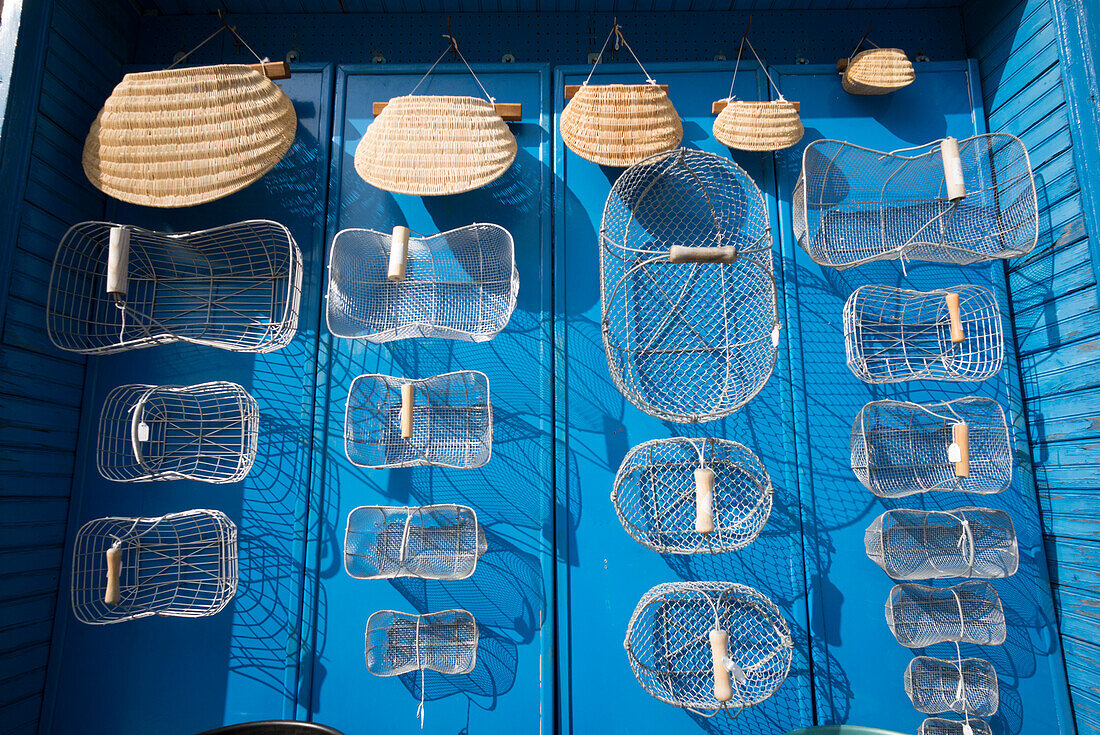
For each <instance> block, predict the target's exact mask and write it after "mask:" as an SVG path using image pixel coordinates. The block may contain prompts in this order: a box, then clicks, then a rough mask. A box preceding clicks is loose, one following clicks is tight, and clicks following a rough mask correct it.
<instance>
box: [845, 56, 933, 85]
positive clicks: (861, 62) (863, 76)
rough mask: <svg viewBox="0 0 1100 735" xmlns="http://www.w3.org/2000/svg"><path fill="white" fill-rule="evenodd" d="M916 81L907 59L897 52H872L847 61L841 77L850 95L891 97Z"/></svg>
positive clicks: (914, 73)
mask: <svg viewBox="0 0 1100 735" xmlns="http://www.w3.org/2000/svg"><path fill="white" fill-rule="evenodd" d="M916 78H917V75H916V72H914V71H913V64H912V62H910V61H909V57H908V56H906V55H905V52H904V51H902V50H901V49H899V48H872V49H867V50H866V51H860V52H859V53H858V54H856V55H855V56H853V57H852V58H851V59H848V65H847V66H846V67H845V69H844V73H843V76H842V77H841V80H840V81H841V84H842V85H843V86H844V91H845V92H848V93H849V94H858V95H879V94H890V93H891V92H894V91H897V90H899V89H901V88H902V87H907V86H909V85H910V84H912V83H913V80H915V79H916Z"/></svg>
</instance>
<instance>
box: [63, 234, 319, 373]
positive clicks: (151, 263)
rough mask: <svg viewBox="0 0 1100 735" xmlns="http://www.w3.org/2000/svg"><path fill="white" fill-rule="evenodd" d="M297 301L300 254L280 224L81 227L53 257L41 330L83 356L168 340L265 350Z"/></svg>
mask: <svg viewBox="0 0 1100 735" xmlns="http://www.w3.org/2000/svg"><path fill="white" fill-rule="evenodd" d="M301 294H302V254H301V252H300V251H299V249H298V245H297V243H295V242H294V238H293V237H292V236H291V234H290V230H288V229H287V228H286V227H284V226H283V225H281V224H279V223H278V222H271V221H269V220H249V221H246V222H238V223H236V224H231V225H225V226H223V227H215V228H213V229H210V230H201V231H198V232H181V233H178V234H164V233H160V232H154V231H152V230H144V229H142V228H140V227H131V226H129V225H116V224H112V223H110V222H81V223H79V224H77V225H73V226H72V227H71V228H69V231H68V232H66V233H65V236H64V237H63V238H62V239H61V244H60V245H59V246H58V249H57V255H56V256H55V258H54V262H53V270H52V271H51V272H50V285H49V290H48V293H47V296H46V330H47V332H48V333H49V336H50V341H52V342H53V344H54V345H55V346H56V347H58V348H59V349H62V350H67V351H69V352H79V353H82V354H88V355H105V354H110V353H113V352H123V351H125V350H131V349H137V348H141V347H152V346H153V345H158V344H168V343H170V342H190V343H192V344H197V345H206V346H209V347H218V348H220V349H223V350H231V351H233V352H270V351H272V350H277V349H280V348H282V347H285V346H286V345H288V344H289V343H290V340H291V339H293V338H294V333H295V331H296V330H297V328H298V307H299V301H300V300H301Z"/></svg>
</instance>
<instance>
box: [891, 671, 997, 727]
mask: <svg viewBox="0 0 1100 735" xmlns="http://www.w3.org/2000/svg"><path fill="white" fill-rule="evenodd" d="M905 693H906V694H908V695H909V700H910V701H911V702H912V703H913V707H914V708H915V709H916V710H917V711H918V712H923V713H924V714H926V715H938V714H940V713H943V712H954V713H956V714H960V715H967V716H968V717H990V716H992V715H994V714H996V712H997V707H998V706H999V692H998V685H997V670H996V669H994V668H993V664H991V663H989V662H988V661H986V660H985V659H981V658H960V659H958V660H955V661H952V660H948V659H941V658H932V657H931V656H917V657H916V658H914V659H913V660H912V661H910V662H909V666H908V668H906V669H905Z"/></svg>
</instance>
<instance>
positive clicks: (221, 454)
mask: <svg viewBox="0 0 1100 735" xmlns="http://www.w3.org/2000/svg"><path fill="white" fill-rule="evenodd" d="M259 432H260V409H259V406H258V405H257V403H256V399H255V398H253V397H252V396H250V395H249V394H248V392H247V391H246V390H245V389H244V388H242V387H241V386H239V385H237V384H236V383H227V382H224V381H215V382H211V383H199V384H198V385H120V386H119V387H117V388H115V389H114V390H112V391H111V392H110V393H108V394H107V399H106V400H105V401H104V403H103V410H102V411H101V412H100V415H99V437H98V444H97V449H96V465H97V467H98V468H99V474H100V475H102V476H103V477H104V478H106V479H108V480H115V481H116V482H149V481H152V480H198V481H200V482H213V483H226V482H237V481H238V480H241V479H243V478H244V477H245V476H246V475H247V474H248V472H249V470H251V469H252V464H253V462H255V460H256V448H257V444H258V440H259Z"/></svg>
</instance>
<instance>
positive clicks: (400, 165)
mask: <svg viewBox="0 0 1100 735" xmlns="http://www.w3.org/2000/svg"><path fill="white" fill-rule="evenodd" d="M515 158H516V138H515V136H514V135H512V131H511V130H509V129H508V126H507V125H506V124H505V122H504V119H503V118H502V117H501V116H500V115H498V114H497V111H496V109H495V108H494V107H493V106H492V105H491V104H490V103H489V102H487V101H486V100H483V99H480V98H478V97H461V96H438V95H406V96H404V97H394V98H393V99H391V100H390V101H389V103H387V105H386V109H384V110H382V112H381V113H380V114H379V115H378V117H377V118H375V120H374V122H372V123H371V124H370V125H369V126H368V127H367V132H366V134H365V135H363V139H362V140H360V141H359V146H358V147H357V148H356V149H355V170H356V171H358V172H359V175H360V176H362V177H363V180H364V181H366V182H367V183H368V184H371V185H372V186H377V187H378V188H379V189H384V190H385V191H392V192H394V193H397V194H413V195H415V196H441V195H444V194H461V193H462V192H464V191H470V190H472V189H477V188H478V187H482V186H485V185H486V184H488V183H490V182H491V181H495V180H496V179H498V178H500V177H501V175H503V174H504V172H505V171H507V170H508V167H509V166H511V165H512V161H514V160H515Z"/></svg>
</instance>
